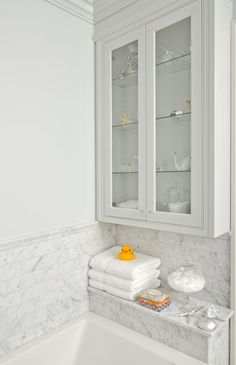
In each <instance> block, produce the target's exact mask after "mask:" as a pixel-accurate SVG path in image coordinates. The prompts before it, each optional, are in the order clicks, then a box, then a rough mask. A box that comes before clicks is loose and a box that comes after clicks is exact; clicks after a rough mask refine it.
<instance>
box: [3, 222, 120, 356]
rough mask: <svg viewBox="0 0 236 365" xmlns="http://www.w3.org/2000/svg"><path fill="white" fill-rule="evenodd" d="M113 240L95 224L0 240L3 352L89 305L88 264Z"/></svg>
mask: <svg viewBox="0 0 236 365" xmlns="http://www.w3.org/2000/svg"><path fill="white" fill-rule="evenodd" d="M114 239H115V229H114V226H113V225H108V224H99V223H91V224H86V225H79V226H74V227H68V228H63V229H61V230H58V231H54V232H51V233H50V232H49V233H46V234H39V235H34V236H32V237H26V238H23V239H19V240H14V241H12V242H6V243H4V242H3V243H2V244H0V356H1V355H4V354H6V353H8V352H10V351H12V350H13V349H15V348H16V347H19V346H21V345H23V344H25V343H27V342H29V341H31V340H33V339H34V338H36V337H38V336H40V335H43V334H44V333H46V332H48V331H49V330H50V329H52V328H56V327H58V326H59V325H61V324H63V323H65V322H67V321H69V320H71V319H72V318H73V317H75V316H78V315H79V314H81V313H83V312H85V311H87V310H88V309H89V297H88V292H87V282H88V280H87V272H88V262H89V260H90V257H91V256H93V255H95V254H97V253H99V252H101V251H104V250H106V249H108V248H110V247H111V246H113V245H114V244H115V241H114Z"/></svg>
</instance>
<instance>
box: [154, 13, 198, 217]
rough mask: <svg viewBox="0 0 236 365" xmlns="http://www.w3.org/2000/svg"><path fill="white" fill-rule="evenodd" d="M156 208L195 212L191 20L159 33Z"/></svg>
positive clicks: (158, 209) (157, 56)
mask: <svg viewBox="0 0 236 365" xmlns="http://www.w3.org/2000/svg"><path fill="white" fill-rule="evenodd" d="M155 72H156V199H157V201H156V210H157V211H166V212H171V213H182V214H190V213H191V19H190V18H186V19H184V20H182V21H180V22H178V23H175V24H173V25H171V26H169V27H166V28H164V29H162V30H160V31H158V32H157V33H156V62H155Z"/></svg>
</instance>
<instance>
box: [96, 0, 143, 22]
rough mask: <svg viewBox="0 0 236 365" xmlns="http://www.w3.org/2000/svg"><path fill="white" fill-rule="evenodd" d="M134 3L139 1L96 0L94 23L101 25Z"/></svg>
mask: <svg viewBox="0 0 236 365" xmlns="http://www.w3.org/2000/svg"><path fill="white" fill-rule="evenodd" d="M134 2H137V0H94V22H95V23H99V22H100V21H102V20H103V19H105V18H107V17H109V16H110V15H112V14H114V13H117V12H119V11H120V10H121V9H124V8H126V7H127V6H129V5H131V4H133V3H134Z"/></svg>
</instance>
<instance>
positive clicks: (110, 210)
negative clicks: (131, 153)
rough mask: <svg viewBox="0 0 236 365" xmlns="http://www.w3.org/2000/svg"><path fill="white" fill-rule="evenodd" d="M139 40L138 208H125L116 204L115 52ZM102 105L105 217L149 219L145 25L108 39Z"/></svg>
mask: <svg viewBox="0 0 236 365" xmlns="http://www.w3.org/2000/svg"><path fill="white" fill-rule="evenodd" d="M136 40H137V41H138V156H139V167H138V199H139V208H138V209H124V208H117V207H113V206H112V51H113V50H115V49H117V48H120V47H122V46H124V45H126V44H129V43H131V42H133V41H136ZM102 53H103V70H102V75H103V76H102V77H103V80H102V83H103V90H102V94H103V96H102V108H101V113H100V116H101V121H100V138H102V144H101V145H100V146H101V159H102V160H103V161H104V162H103V164H102V166H103V168H102V175H103V176H102V177H101V178H100V181H101V182H102V185H103V188H102V191H103V193H102V195H103V199H104V206H103V214H104V215H105V216H113V217H121V218H129V219H137V220H146V176H145V174H146V167H145V166H146V147H145V143H146V127H145V85H146V84H145V60H146V54H145V26H142V27H139V28H137V29H135V30H132V31H130V32H128V33H127V34H118V35H117V36H116V37H113V38H111V39H108V40H106V41H105V42H104V43H103V45H102Z"/></svg>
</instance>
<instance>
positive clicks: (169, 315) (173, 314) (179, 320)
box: [88, 287, 233, 339]
mask: <svg viewBox="0 0 236 365" xmlns="http://www.w3.org/2000/svg"><path fill="white" fill-rule="evenodd" d="M88 290H89V292H91V293H94V294H96V295H99V296H103V297H104V298H108V299H110V300H114V301H115V302H117V303H121V304H125V305H126V306H128V307H130V308H132V309H135V310H138V311H139V313H140V315H141V316H147V315H148V316H152V317H153V318H156V319H158V318H159V319H161V320H164V321H167V322H169V323H171V324H174V325H175V326H178V327H182V328H184V329H187V330H188V331H191V332H194V333H196V334H198V335H201V336H204V337H207V338H209V339H210V338H212V337H214V336H215V335H217V333H218V332H221V330H222V328H223V327H224V325H225V323H227V322H228V321H229V320H230V318H231V317H232V316H233V311H232V310H230V309H228V308H225V307H222V306H220V305H216V304H214V305H215V306H216V307H217V308H219V309H221V310H222V314H223V318H225V320H224V321H218V320H216V322H217V327H216V329H215V330H214V331H212V332H206V331H203V330H201V329H200V328H199V327H197V324H196V323H197V321H198V318H194V317H192V318H191V319H190V323H187V321H186V317H178V316H177V315H178V314H180V313H181V310H180V309H179V308H178V307H177V305H176V303H175V301H173V302H172V303H171V305H170V306H169V307H167V308H166V309H165V310H163V311H162V312H155V311H153V310H151V309H148V308H145V307H143V306H141V305H140V304H138V303H137V302H135V301H129V300H125V299H122V298H119V297H116V296H114V295H111V294H109V293H107V292H104V291H101V290H98V289H95V288H92V287H88ZM206 304H210V303H209V302H206V301H203V300H199V299H197V298H194V297H191V298H190V304H189V305H190V308H191V309H194V308H195V307H200V306H203V305H206Z"/></svg>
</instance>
